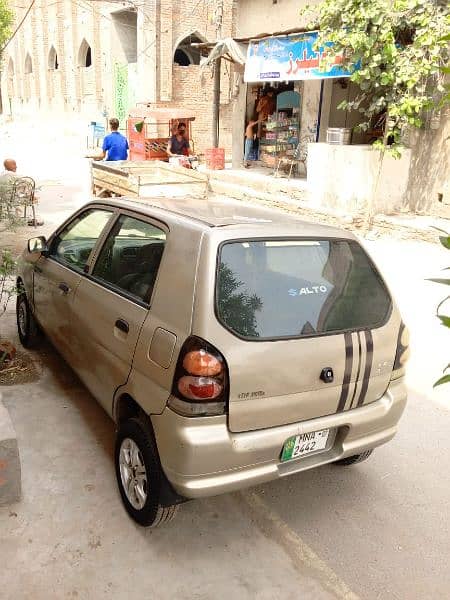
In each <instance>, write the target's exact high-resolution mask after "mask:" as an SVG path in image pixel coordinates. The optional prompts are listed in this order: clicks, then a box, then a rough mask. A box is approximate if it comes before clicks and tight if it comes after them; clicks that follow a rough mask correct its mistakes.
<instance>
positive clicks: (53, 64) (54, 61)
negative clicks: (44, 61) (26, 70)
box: [48, 46, 59, 71]
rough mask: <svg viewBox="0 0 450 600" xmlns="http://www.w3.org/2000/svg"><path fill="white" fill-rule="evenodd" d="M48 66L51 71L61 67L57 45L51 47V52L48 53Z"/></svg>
mask: <svg viewBox="0 0 450 600" xmlns="http://www.w3.org/2000/svg"><path fill="white" fill-rule="evenodd" d="M48 68H49V69H50V71H56V70H57V69H58V68H59V65H58V55H57V53H56V50H55V46H52V47H51V48H50V52H49V53H48Z"/></svg>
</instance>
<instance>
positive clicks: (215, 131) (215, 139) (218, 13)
mask: <svg viewBox="0 0 450 600" xmlns="http://www.w3.org/2000/svg"><path fill="white" fill-rule="evenodd" d="M214 23H215V26H216V42H218V41H219V40H221V39H222V24H223V0H217V1H216V8H215V13H214ZM221 62H222V61H221V59H220V57H219V58H217V59H216V61H215V63H214V87H213V114H212V145H213V148H217V147H218V146H219V114H220V70H221Z"/></svg>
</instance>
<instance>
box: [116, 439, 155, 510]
mask: <svg viewBox="0 0 450 600" xmlns="http://www.w3.org/2000/svg"><path fill="white" fill-rule="evenodd" d="M119 468H120V479H121V482H122V487H123V489H124V491H125V494H126V496H127V498H128V501H129V502H130V504H131V506H132V507H133V508H135V509H136V510H141V509H142V508H143V507H144V504H145V501H146V500H147V493H148V489H147V472H146V470H145V464H144V459H143V457H142V454H141V451H140V450H139V447H138V445H137V444H136V442H134V441H133V440H132V439H130V438H125V439H124V440H123V441H122V444H121V445H120V452H119Z"/></svg>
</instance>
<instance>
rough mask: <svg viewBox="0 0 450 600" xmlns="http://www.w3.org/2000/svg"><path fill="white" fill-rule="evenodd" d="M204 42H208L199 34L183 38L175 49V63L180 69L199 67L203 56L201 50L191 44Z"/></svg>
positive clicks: (195, 33)
mask: <svg viewBox="0 0 450 600" xmlns="http://www.w3.org/2000/svg"><path fill="white" fill-rule="evenodd" d="M202 42H206V40H205V39H204V38H203V36H201V35H200V34H199V33H197V32H194V33H191V34H189V35H188V36H186V37H184V38H182V39H181V40H180V41H179V42H178V44H177V45H176V47H175V52H174V54H173V62H174V63H175V64H176V65H179V66H180V67H188V66H189V65H199V64H200V59H201V56H202V53H201V50H200V49H199V48H195V47H194V46H191V44H193V43H202Z"/></svg>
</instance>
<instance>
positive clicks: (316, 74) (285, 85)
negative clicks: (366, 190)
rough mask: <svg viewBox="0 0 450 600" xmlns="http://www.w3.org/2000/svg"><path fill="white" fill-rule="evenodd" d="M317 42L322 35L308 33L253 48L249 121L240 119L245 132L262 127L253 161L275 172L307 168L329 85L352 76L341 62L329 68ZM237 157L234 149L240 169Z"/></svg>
mask: <svg viewBox="0 0 450 600" xmlns="http://www.w3.org/2000/svg"><path fill="white" fill-rule="evenodd" d="M316 40H317V32H306V33H297V34H290V35H279V36H271V37H266V38H261V39H252V40H250V41H249V43H248V49H247V58H246V63H245V71H244V78H243V84H244V87H245V107H241V108H244V115H243V114H242V113H241V114H240V115H239V117H238V118H240V120H241V123H242V121H245V126H247V124H248V123H249V122H250V121H257V124H256V125H255V126H254V144H253V146H254V152H253V155H252V159H253V160H254V161H258V164H259V165H261V166H264V167H270V168H272V169H273V168H277V167H278V165H279V164H281V163H283V164H288V165H289V162H290V160H296V161H297V162H301V159H302V158H303V157H304V159H305V162H306V155H307V148H308V144H309V143H312V142H317V141H318V140H319V133H320V114H321V109H322V100H323V81H324V80H325V79H342V78H345V77H348V75H349V73H348V72H346V71H345V70H344V69H343V68H342V66H341V64H340V63H341V60H340V59H339V57H337V58H336V59H335V61H334V64H333V65H331V66H328V67H327V68H325V55H326V51H325V50H324V49H321V50H319V51H316V50H315V48H314V45H315V42H316ZM238 110H239V109H238ZM242 131H244V128H243V129H242ZM236 133H237V132H236ZM241 139H242V140H243V136H241ZM242 143H243V141H242ZM237 152H238V146H237V145H234V152H233V163H235V164H236V159H237V156H236V154H237ZM240 154H241V157H242V149H241V151H240ZM286 159H287V160H286Z"/></svg>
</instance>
